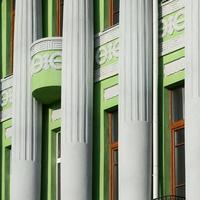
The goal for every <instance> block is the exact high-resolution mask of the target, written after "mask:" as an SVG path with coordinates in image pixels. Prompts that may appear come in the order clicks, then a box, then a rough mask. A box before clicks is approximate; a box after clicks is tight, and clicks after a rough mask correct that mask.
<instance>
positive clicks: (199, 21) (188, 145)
mask: <svg viewBox="0 0 200 200" xmlns="http://www.w3.org/2000/svg"><path fill="white" fill-rule="evenodd" d="M185 6H186V17H185V19H186V28H185V30H186V37H185V41H186V45H185V47H186V69H185V98H186V99H185V162H186V163H185V165H186V199H192V200H197V199H199V197H200V190H199V187H198V185H199V179H200V171H199V169H200V160H199V155H200V144H199V141H200V132H199V130H200V127H199V122H200V114H199V113H200V43H199V41H200V17H199V13H200V2H199V1H198V0H193V1H185Z"/></svg>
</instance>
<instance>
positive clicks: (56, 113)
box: [51, 109, 61, 121]
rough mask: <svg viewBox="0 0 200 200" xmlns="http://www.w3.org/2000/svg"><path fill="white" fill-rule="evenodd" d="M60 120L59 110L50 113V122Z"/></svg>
mask: <svg viewBox="0 0 200 200" xmlns="http://www.w3.org/2000/svg"><path fill="white" fill-rule="evenodd" d="M59 119H61V109H56V110H53V111H52V113H51V121H56V120H59Z"/></svg>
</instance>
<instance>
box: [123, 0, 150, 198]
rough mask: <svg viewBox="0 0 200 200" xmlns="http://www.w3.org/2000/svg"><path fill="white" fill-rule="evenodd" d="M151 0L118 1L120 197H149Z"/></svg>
mask: <svg viewBox="0 0 200 200" xmlns="http://www.w3.org/2000/svg"><path fill="white" fill-rule="evenodd" d="M152 3H153V2H152V1H150V0H140V1H138V0H126V1H120V8H121V10H120V33H121V35H120V64H119V66H120V70H119V80H120V81H119V85H120V93H119V94H120V95H119V200H132V199H138V200H150V199H151V145H150V141H151V133H152V106H151V105H152V12H153V11H152Z"/></svg>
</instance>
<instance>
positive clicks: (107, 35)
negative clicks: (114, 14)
mask: <svg viewBox="0 0 200 200" xmlns="http://www.w3.org/2000/svg"><path fill="white" fill-rule="evenodd" d="M118 37H119V25H118V26H115V27H113V28H111V29H108V30H106V31H104V32H100V33H98V34H97V35H96V36H95V47H99V46H102V45H104V44H106V43H108V42H110V41H112V40H114V39H116V38H118Z"/></svg>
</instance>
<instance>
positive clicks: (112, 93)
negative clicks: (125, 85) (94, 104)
mask: <svg viewBox="0 0 200 200" xmlns="http://www.w3.org/2000/svg"><path fill="white" fill-rule="evenodd" d="M118 95H119V85H114V86H112V87H110V88H107V89H105V90H104V99H105V100H109V99H111V98H113V97H116V96H118Z"/></svg>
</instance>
